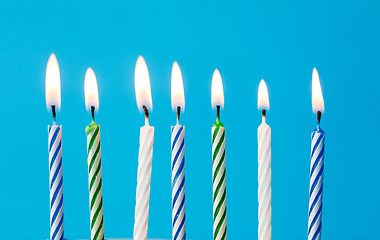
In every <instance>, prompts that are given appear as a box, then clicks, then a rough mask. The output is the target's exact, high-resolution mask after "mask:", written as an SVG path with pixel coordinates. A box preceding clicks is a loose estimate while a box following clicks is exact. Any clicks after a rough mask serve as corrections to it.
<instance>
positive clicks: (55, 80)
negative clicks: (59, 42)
mask: <svg viewBox="0 0 380 240" xmlns="http://www.w3.org/2000/svg"><path fill="white" fill-rule="evenodd" d="M45 94H46V106H47V108H48V110H50V109H51V106H52V105H55V107H56V109H57V110H59V109H60V108H61V77H60V75H59V66H58V61H57V58H56V57H55V55H54V53H52V54H51V55H50V57H49V61H48V64H47V67H46V78H45Z"/></svg>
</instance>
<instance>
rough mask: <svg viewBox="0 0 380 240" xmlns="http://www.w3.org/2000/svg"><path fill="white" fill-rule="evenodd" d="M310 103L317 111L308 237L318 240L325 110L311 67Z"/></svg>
mask: <svg viewBox="0 0 380 240" xmlns="http://www.w3.org/2000/svg"><path fill="white" fill-rule="evenodd" d="M312 105H313V112H314V113H317V122H318V123H317V128H316V129H315V130H314V131H313V132H312V134H311V162H310V188H309V224H308V239H309V240H319V239H321V234H322V195H323V167H324V163H323V160H324V157H325V132H324V131H323V130H322V129H321V128H320V121H321V116H322V112H324V111H325V104H324V101H323V95H322V89H321V83H320V82H319V75H318V72H317V69H315V68H314V69H313V77H312Z"/></svg>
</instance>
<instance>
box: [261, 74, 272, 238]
mask: <svg viewBox="0 0 380 240" xmlns="http://www.w3.org/2000/svg"><path fill="white" fill-rule="evenodd" d="M257 107H258V109H260V110H262V123H261V124H260V126H259V128H258V129H257V140H258V163H259V167H258V181H259V189H258V200H259V229H258V239H259V240H270V239H272V226H271V222H272V206H271V202H272V189H271V182H272V171H271V162H272V156H271V128H270V127H269V125H268V124H266V122H265V120H266V111H267V110H269V97H268V88H267V85H266V84H265V81H264V80H261V81H260V85H259V92H258V101H257Z"/></svg>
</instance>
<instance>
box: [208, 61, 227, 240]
mask: <svg viewBox="0 0 380 240" xmlns="http://www.w3.org/2000/svg"><path fill="white" fill-rule="evenodd" d="M211 95H212V106H213V107H215V106H216V109H217V118H216V122H215V124H214V125H213V126H212V183H213V219H214V231H213V233H214V240H226V239H227V210H226V161H225V157H226V151H225V145H226V143H225V129H224V126H223V124H222V123H221V122H220V117H219V116H220V114H219V113H220V107H221V106H222V107H223V104H224V95H223V85H222V78H221V76H220V73H219V71H218V70H217V69H216V70H215V72H214V75H213V78H212V86H211Z"/></svg>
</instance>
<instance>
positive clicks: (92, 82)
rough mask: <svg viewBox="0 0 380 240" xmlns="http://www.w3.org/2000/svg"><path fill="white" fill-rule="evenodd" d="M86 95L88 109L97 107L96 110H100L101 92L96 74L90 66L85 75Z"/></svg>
mask: <svg viewBox="0 0 380 240" xmlns="http://www.w3.org/2000/svg"><path fill="white" fill-rule="evenodd" d="M84 96H85V102H86V109H87V111H90V110H91V107H92V106H94V107H95V111H98V110H99V93H98V83H97V82H96V76H95V73H94V71H93V70H92V69H91V68H88V69H87V71H86V75H85V77H84Z"/></svg>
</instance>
